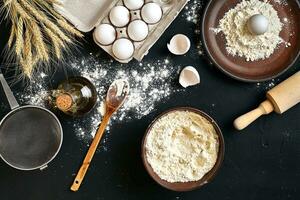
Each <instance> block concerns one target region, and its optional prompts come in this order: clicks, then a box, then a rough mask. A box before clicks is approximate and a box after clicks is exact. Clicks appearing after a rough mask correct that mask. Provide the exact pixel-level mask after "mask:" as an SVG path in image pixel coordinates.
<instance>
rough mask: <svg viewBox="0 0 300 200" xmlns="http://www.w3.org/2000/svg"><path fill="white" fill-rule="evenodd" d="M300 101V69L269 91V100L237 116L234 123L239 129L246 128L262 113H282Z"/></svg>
mask: <svg viewBox="0 0 300 200" xmlns="http://www.w3.org/2000/svg"><path fill="white" fill-rule="evenodd" d="M299 102H300V71H299V72H297V73H296V74H294V75H293V76H291V77H290V78H288V79H287V80H285V81H283V82H282V83H280V84H279V85H277V86H276V87H274V88H273V89H271V90H269V91H268V92H267V100H266V101H264V102H262V103H261V104H260V105H259V107H258V108H256V109H254V110H252V111H250V112H248V113H246V114H244V115H242V116H241V117H239V118H237V119H236V120H235V121H234V123H233V125H234V127H235V128H236V129H237V130H242V129H244V128H246V127H247V126H248V125H249V124H251V123H252V122H254V121H255V120H256V119H257V118H259V117H260V116H262V115H267V114H270V113H271V112H273V111H275V112H276V113H279V114H282V113H284V112H285V111H287V110H288V109H290V108H291V107H293V106H295V105H296V104H298V103H299Z"/></svg>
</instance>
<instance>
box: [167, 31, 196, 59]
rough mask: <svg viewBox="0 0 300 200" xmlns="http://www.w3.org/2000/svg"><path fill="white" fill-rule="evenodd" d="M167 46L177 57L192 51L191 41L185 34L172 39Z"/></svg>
mask: <svg viewBox="0 0 300 200" xmlns="http://www.w3.org/2000/svg"><path fill="white" fill-rule="evenodd" d="M167 46H168V49H169V51H170V52H171V53H173V54H175V55H183V54H185V53H187V52H188V51H189V50H190V47H191V41H190V39H189V38H188V37H187V36H185V35H183V34H177V35H174V36H173V37H172V39H171V41H170V43H169V44H168V45H167Z"/></svg>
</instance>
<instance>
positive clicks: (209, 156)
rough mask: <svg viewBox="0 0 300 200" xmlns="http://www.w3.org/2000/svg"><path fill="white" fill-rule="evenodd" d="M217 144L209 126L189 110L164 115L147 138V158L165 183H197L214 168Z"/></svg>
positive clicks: (212, 130)
mask: <svg viewBox="0 0 300 200" xmlns="http://www.w3.org/2000/svg"><path fill="white" fill-rule="evenodd" d="M218 151H219V141H218V135H217V133H216V130H215V129H214V127H213V126H212V124H211V123H210V122H209V121H207V120H206V119H205V118H203V117H202V116H200V115H198V114H196V113H193V112H189V111H175V112H171V113H168V114H166V115H164V116H163V117H162V118H160V119H159V120H158V121H157V122H156V123H155V124H154V125H153V127H152V128H151V129H150V132H149V133H148V135H147V137H146V158H147V161H148V162H149V164H150V165H151V167H152V169H153V171H154V172H155V173H156V174H157V175H158V176H159V177H160V178H161V179H163V180H166V181H168V182H171V183H173V182H190V181H198V180H200V179H201V178H202V177H203V176H204V175H205V174H206V173H207V172H209V171H210V170H211V169H212V168H213V167H214V165H215V163H216V161H217V157H218Z"/></svg>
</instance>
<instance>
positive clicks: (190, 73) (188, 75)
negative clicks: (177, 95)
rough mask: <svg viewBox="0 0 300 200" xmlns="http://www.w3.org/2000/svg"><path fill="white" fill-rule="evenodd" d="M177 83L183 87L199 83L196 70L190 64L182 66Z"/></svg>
mask: <svg viewBox="0 0 300 200" xmlns="http://www.w3.org/2000/svg"><path fill="white" fill-rule="evenodd" d="M179 83H180V85H182V87H184V88H187V87H189V86H193V85H197V84H199V83H200V76H199V73H198V71H197V70H196V69H195V68H194V67H192V66H188V67H185V68H183V70H182V71H181V72H180V76H179Z"/></svg>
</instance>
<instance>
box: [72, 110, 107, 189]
mask: <svg viewBox="0 0 300 200" xmlns="http://www.w3.org/2000/svg"><path fill="white" fill-rule="evenodd" d="M110 116H111V114H110V113H106V114H105V115H104V117H103V120H102V122H101V125H100V127H99V129H98V130H97V133H96V135H95V137H94V140H93V142H92V144H91V146H90V148H89V150H88V152H87V154H86V156H85V158H84V160H83V163H82V165H81V167H80V169H79V171H78V173H77V175H76V178H75V180H74V182H73V184H72V186H71V190H72V191H74V192H76V191H77V190H78V189H79V187H80V185H81V183H82V181H83V179H84V176H85V174H86V172H87V170H88V168H89V166H90V164H91V161H92V159H93V156H94V154H95V152H96V150H97V147H98V144H99V142H100V141H101V138H102V136H103V133H104V131H105V128H106V126H107V124H108V122H109V119H110Z"/></svg>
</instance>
